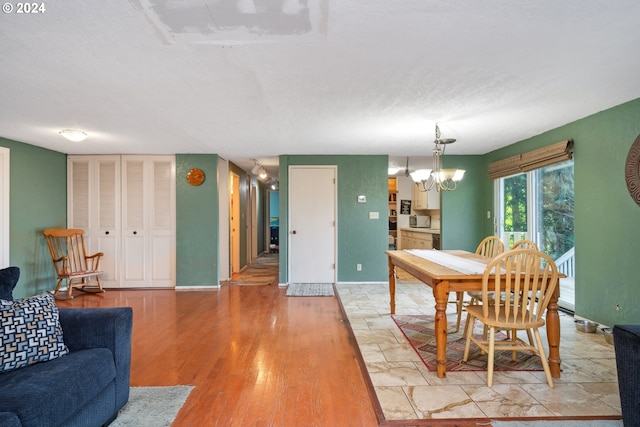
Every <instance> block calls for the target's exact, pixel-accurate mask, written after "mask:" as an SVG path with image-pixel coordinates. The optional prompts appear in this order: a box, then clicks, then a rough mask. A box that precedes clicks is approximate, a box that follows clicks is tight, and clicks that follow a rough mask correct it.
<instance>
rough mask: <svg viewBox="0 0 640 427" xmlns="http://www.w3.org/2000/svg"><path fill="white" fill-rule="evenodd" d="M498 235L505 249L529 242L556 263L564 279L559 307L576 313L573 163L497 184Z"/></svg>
mask: <svg viewBox="0 0 640 427" xmlns="http://www.w3.org/2000/svg"><path fill="white" fill-rule="evenodd" d="M495 200H496V202H497V206H496V213H497V215H496V219H497V223H496V235H498V236H500V238H501V239H502V241H503V242H504V244H505V247H509V248H510V247H511V246H513V244H514V243H515V241H517V240H520V239H529V240H532V241H534V242H535V243H536V244H537V245H538V247H539V248H540V250H541V251H542V252H544V253H546V254H548V255H549V256H551V258H553V259H554V261H555V263H556V265H557V266H558V271H559V272H561V273H563V274H565V275H566V276H567V277H566V278H563V279H560V299H559V300H558V305H559V306H560V307H562V308H565V309H567V310H570V311H574V310H575V281H574V274H575V247H574V233H573V231H574V211H573V208H574V180H573V160H569V161H566V162H562V163H557V164H553V165H550V166H545V167H542V168H539V169H535V170H532V171H530V172H526V173H520V174H516V175H511V176H508V177H505V178H500V179H497V180H496V198H495Z"/></svg>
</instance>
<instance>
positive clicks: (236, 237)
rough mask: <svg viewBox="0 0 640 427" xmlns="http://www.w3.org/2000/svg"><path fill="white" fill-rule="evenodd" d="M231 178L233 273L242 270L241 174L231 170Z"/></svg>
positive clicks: (230, 210) (231, 251) (230, 208)
mask: <svg viewBox="0 0 640 427" xmlns="http://www.w3.org/2000/svg"><path fill="white" fill-rule="evenodd" d="M229 180H230V186H229V191H230V192H231V197H230V198H229V203H230V206H229V213H230V215H231V216H230V224H229V225H230V227H229V228H230V230H231V238H230V242H231V248H230V253H231V274H234V273H239V272H240V176H239V175H237V174H235V173H233V172H231V173H229Z"/></svg>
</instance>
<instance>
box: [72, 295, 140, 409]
mask: <svg viewBox="0 0 640 427" xmlns="http://www.w3.org/2000/svg"><path fill="white" fill-rule="evenodd" d="M59 312H60V325H61V326H62V334H63V336H64V342H65V344H66V345H67V347H69V351H70V352H73V351H78V350H83V349H89V348H108V349H109V350H111V352H112V353H113V358H114V361H115V365H116V410H119V409H120V408H121V407H122V406H124V404H125V403H127V400H129V377H130V372H131V334H132V329H133V310H132V309H131V307H118V308H61V309H60V310H59Z"/></svg>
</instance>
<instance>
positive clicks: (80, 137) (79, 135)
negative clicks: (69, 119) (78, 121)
mask: <svg viewBox="0 0 640 427" xmlns="http://www.w3.org/2000/svg"><path fill="white" fill-rule="evenodd" d="M59 133H60V135H62V136H64V137H65V138H67V139H68V140H69V141H73V142H81V141H84V140H85V139H87V136H88V135H87V133H86V132H84V131H81V130H78V129H63V130H61V131H60V132H59Z"/></svg>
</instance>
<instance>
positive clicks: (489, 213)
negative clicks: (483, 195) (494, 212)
mask: <svg viewBox="0 0 640 427" xmlns="http://www.w3.org/2000/svg"><path fill="white" fill-rule="evenodd" d="M487 219H491V211H487Z"/></svg>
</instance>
